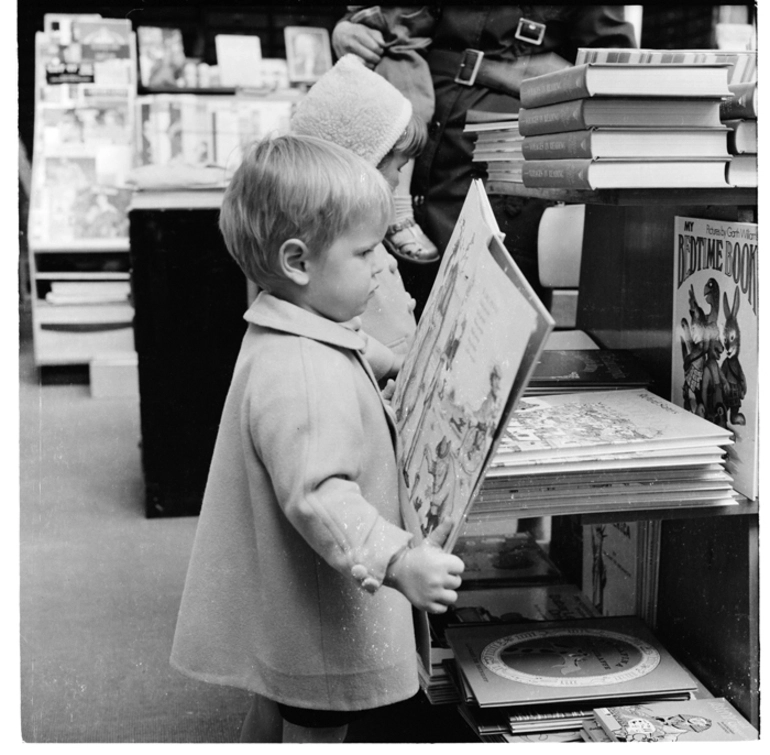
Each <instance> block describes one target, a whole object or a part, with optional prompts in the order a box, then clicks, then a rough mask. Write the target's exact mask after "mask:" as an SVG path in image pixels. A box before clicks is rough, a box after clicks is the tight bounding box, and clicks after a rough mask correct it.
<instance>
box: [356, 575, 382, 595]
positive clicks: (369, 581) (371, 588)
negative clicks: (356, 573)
mask: <svg viewBox="0 0 770 755" xmlns="http://www.w3.org/2000/svg"><path fill="white" fill-rule="evenodd" d="M361 587H363V588H364V590H366V591H367V592H370V593H374V592H377V590H379V589H380V582H379V580H377V579H375V578H374V577H367V578H366V579H365V580H364V581H363V582H362V583H361Z"/></svg>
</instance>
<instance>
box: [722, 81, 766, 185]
mask: <svg viewBox="0 0 770 755" xmlns="http://www.w3.org/2000/svg"><path fill="white" fill-rule="evenodd" d="M729 86H730V92H731V93H732V95H731V96H730V97H728V98H727V99H726V100H724V102H722V105H721V107H720V111H719V112H720V116H721V118H722V123H723V124H724V125H725V126H727V128H729V129H730V131H729V132H728V134H727V148H728V150H729V152H730V155H732V157H731V158H730V163H729V164H728V166H727V183H728V184H729V185H730V186H748V187H756V186H757V184H758V168H757V108H758V90H757V81H756V79H755V80H754V81H747V82H737V83H735V84H730V85H729Z"/></svg>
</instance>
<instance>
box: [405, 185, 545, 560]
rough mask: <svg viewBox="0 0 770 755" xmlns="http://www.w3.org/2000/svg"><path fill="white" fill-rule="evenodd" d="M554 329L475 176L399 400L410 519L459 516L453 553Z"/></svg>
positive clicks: (434, 522) (430, 525)
mask: <svg viewBox="0 0 770 755" xmlns="http://www.w3.org/2000/svg"><path fill="white" fill-rule="evenodd" d="M552 329H553V319H552V318H551V316H550V315H549V314H548V311H547V310H546V308H545V307H544V306H543V304H542V302H540V300H539V299H538V298H537V296H536V295H535V293H534V291H533V290H532V288H531V286H530V285H529V283H528V282H527V280H526V279H525V278H524V276H523V275H522V273H521V271H520V270H519V269H518V267H517V266H516V264H515V262H514V261H513V259H512V258H511V257H510V255H509V254H508V252H507V250H506V248H505V246H503V243H502V240H501V234H500V232H499V230H498V228H497V224H496V222H495V219H494V215H493V214H492V210H491V207H490V206H489V201H488V199H487V196H486V193H485V192H484V188H483V184H482V183H481V181H479V180H475V181H473V183H472V184H471V187H470V189H469V191H468V194H467V196H466V199H465V203H464V205H463V208H462V211H461V213H460V216H459V218H458V220H457V223H456V225H455V229H454V231H453V233H452V236H451V238H450V240H449V244H448V245H447V249H446V252H445V253H444V256H443V258H442V261H441V266H440V268H439V272H438V275H437V278H436V281H435V283H434V285H433V289H432V290H431V294H430V297H429V298H428V302H427V304H426V307H425V311H424V312H423V314H422V317H421V318H420V323H419V326H418V328H417V333H416V336H415V340H414V343H413V344H412V347H411V349H410V351H409V353H408V354H407V357H406V360H405V363H404V366H403V368H402V369H401V371H400V373H399V375H398V379H397V380H396V387H395V392H394V395H393V400H392V406H393V408H394V410H395V413H396V422H397V428H398V434H399V440H400V443H399V452H398V465H399V470H400V475H399V477H400V479H399V485H400V493H401V495H402V500H405V501H406V502H407V506H406V509H407V516H411V517H414V519H413V521H412V522H411V524H412V527H413V528H416V527H417V526H419V528H420V531H421V532H422V534H423V536H427V535H428V534H429V533H430V532H432V531H433V530H434V529H435V528H436V527H437V526H438V525H439V524H440V523H441V522H442V521H444V520H446V519H451V520H452V521H453V522H454V528H453V531H452V533H451V534H450V536H449V537H448V539H447V541H446V543H445V546H444V547H445V549H447V550H451V548H452V546H453V545H454V542H455V539H456V537H457V534H458V533H459V530H460V528H461V527H462V524H463V521H464V518H465V515H466V513H467V509H468V506H469V505H470V502H471V501H472V500H473V497H474V495H475V494H476V491H477V490H478V488H479V486H480V484H481V481H482V479H483V473H484V470H485V469H486V467H487V466H488V464H489V461H490V460H491V457H492V454H493V451H494V448H495V447H496V446H497V443H498V442H499V440H500V436H501V435H502V431H503V430H504V429H505V425H506V424H507V421H508V417H509V416H510V414H511V412H512V411H513V409H514V408H515V405H516V403H517V401H518V398H519V396H520V395H521V394H522V392H523V391H524V388H525V387H526V384H527V382H528V380H529V378H530V375H531V373H532V371H533V369H534V367H535V364H536V363H537V360H538V357H539V355H540V353H541V351H542V348H543V345H544V343H545V340H546V338H547V337H548V334H549V333H550V332H551V330H552Z"/></svg>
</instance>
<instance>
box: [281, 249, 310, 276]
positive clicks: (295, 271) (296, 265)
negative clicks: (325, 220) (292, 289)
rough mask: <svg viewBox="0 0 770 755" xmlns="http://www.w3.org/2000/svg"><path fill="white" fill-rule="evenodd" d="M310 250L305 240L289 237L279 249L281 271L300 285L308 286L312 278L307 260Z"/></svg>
mask: <svg viewBox="0 0 770 755" xmlns="http://www.w3.org/2000/svg"><path fill="white" fill-rule="evenodd" d="M309 255H310V252H309V250H308V248H307V245H306V244H305V242H304V241H301V240H300V239H288V240H287V241H284V242H283V244H281V248H280V249H279V250H278V258H279V261H280V268H281V272H282V273H283V274H284V275H285V276H286V277H287V278H288V279H289V280H291V281H292V282H293V283H296V284H297V285H298V286H306V285H307V283H308V281H309V280H310V276H309V274H308V266H307V260H308V257H309Z"/></svg>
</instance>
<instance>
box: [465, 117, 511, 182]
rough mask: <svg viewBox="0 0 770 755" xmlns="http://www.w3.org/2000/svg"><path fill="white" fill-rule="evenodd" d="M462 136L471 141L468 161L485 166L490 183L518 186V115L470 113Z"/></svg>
mask: <svg viewBox="0 0 770 755" xmlns="http://www.w3.org/2000/svg"><path fill="white" fill-rule="evenodd" d="M463 133H464V134H466V135H467V137H468V138H471V139H473V140H474V142H473V153H472V158H471V159H472V161H473V162H474V163H484V164H485V165H486V172H487V179H488V180H489V181H502V182H503V183H517V184H521V182H522V181H521V169H522V165H523V164H524V157H523V155H522V151H521V147H522V143H523V140H524V137H523V136H522V135H521V134H520V133H519V121H518V116H516V115H515V114H503V113H485V112H480V111H474V110H469V111H468V113H467V115H466V122H465V128H464V129H463Z"/></svg>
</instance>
